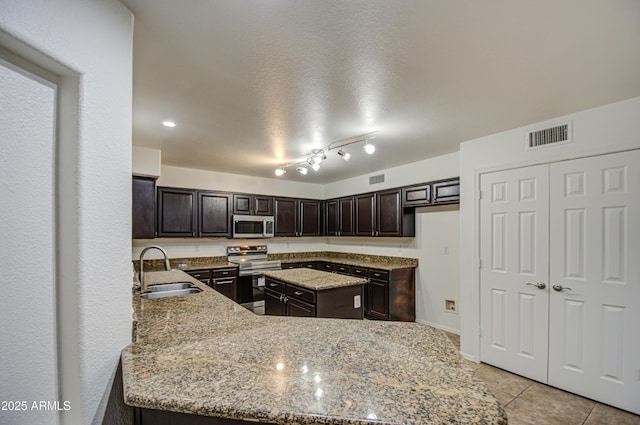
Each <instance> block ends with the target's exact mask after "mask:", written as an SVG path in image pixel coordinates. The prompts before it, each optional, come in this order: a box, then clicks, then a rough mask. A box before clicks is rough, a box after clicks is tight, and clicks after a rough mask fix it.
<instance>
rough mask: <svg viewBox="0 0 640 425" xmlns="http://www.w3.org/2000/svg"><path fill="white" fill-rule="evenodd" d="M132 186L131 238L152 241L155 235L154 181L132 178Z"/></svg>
mask: <svg viewBox="0 0 640 425" xmlns="http://www.w3.org/2000/svg"><path fill="white" fill-rule="evenodd" d="M132 184H133V186H132V195H133V197H132V202H131V205H132V207H133V209H132V211H133V214H132V230H133V232H132V237H133V239H153V238H154V237H155V233H156V223H155V203H156V181H155V180H154V179H151V178H146V177H134V178H133V183H132Z"/></svg>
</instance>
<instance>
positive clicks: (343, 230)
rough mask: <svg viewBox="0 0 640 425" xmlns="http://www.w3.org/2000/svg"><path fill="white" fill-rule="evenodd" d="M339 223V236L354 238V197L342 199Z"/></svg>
mask: <svg viewBox="0 0 640 425" xmlns="http://www.w3.org/2000/svg"><path fill="white" fill-rule="evenodd" d="M338 208H339V214H340V216H339V217H340V218H339V222H338V232H339V233H338V235H339V236H353V235H354V228H353V196H348V197H346V198H340V203H339V207H338Z"/></svg>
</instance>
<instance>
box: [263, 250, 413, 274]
mask: <svg viewBox="0 0 640 425" xmlns="http://www.w3.org/2000/svg"><path fill="white" fill-rule="evenodd" d="M269 259H270V260H280V261H282V262H283V263H298V262H307V261H327V262H329V263H336V264H345V265H347V266H356V267H365V268H374V269H381V270H389V271H391V270H394V269H406V268H407V267H418V260H417V259H416V258H405V257H389V256H383V255H367V254H354V253H350V252H333V251H322V252H296V253H286V254H269Z"/></svg>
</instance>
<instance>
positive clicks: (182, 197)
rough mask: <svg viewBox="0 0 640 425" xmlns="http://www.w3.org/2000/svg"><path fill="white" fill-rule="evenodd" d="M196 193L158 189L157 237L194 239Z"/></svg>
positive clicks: (193, 191) (166, 188) (186, 190)
mask: <svg viewBox="0 0 640 425" xmlns="http://www.w3.org/2000/svg"><path fill="white" fill-rule="evenodd" d="M195 203H196V191H195V190H189V189H173V188H169V187H159V188H158V236H159V237H182V238H184V237H194V236H195V235H196V208H195Z"/></svg>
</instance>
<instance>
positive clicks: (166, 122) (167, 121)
mask: <svg viewBox="0 0 640 425" xmlns="http://www.w3.org/2000/svg"><path fill="white" fill-rule="evenodd" d="M162 125H164V126H165V127H171V128H173V127H175V126H176V123H175V122H173V121H169V120H166V121H162Z"/></svg>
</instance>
